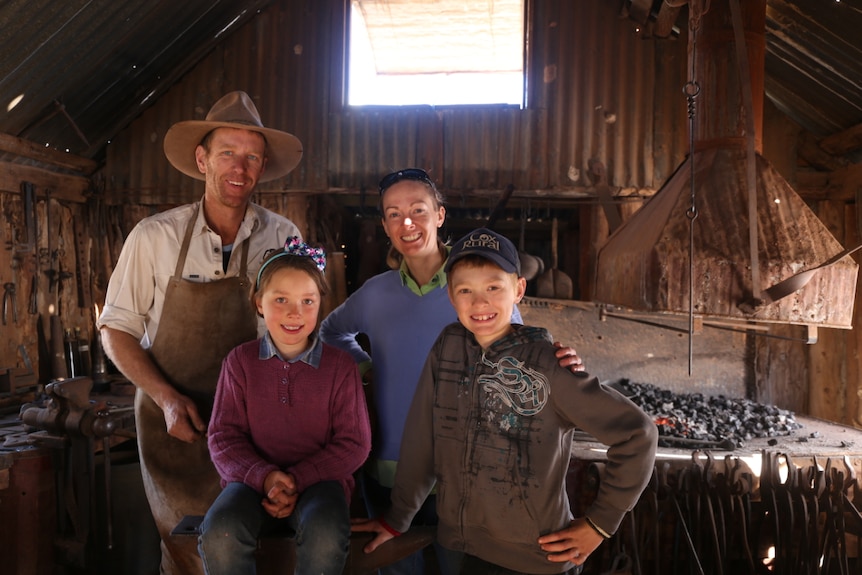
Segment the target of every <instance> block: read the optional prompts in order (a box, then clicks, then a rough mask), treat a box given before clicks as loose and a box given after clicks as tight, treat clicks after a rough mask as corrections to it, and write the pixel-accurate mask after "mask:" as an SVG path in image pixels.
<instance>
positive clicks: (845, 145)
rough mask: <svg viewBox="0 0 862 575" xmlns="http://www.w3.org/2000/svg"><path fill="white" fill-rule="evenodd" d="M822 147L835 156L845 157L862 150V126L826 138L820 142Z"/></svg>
mask: <svg viewBox="0 0 862 575" xmlns="http://www.w3.org/2000/svg"><path fill="white" fill-rule="evenodd" d="M820 147H821V148H823V149H824V150H826V151H827V152H829V153H830V154H833V155H835V156H843V155H844V154H847V153H849V152H852V151H854V150H858V149H859V148H862V124H858V125H856V126H853V127H852V128H848V129H846V130H844V131H843V132H838V133H835V134H832V135H831V136H826V137H825V138H823V139H822V140H820Z"/></svg>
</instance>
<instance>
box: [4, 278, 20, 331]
mask: <svg viewBox="0 0 862 575" xmlns="http://www.w3.org/2000/svg"><path fill="white" fill-rule="evenodd" d="M10 307H11V308H12V321H13V322H15V323H16V324H17V323H18V298H17V297H16V295H15V284H14V283H13V282H6V283H4V284H3V325H6V323H7V317H8V315H9V308H10Z"/></svg>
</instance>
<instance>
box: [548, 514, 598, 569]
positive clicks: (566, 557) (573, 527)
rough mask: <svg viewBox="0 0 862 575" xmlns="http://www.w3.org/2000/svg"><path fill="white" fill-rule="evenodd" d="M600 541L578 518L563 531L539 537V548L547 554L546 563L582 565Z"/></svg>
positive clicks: (591, 529) (593, 530)
mask: <svg viewBox="0 0 862 575" xmlns="http://www.w3.org/2000/svg"><path fill="white" fill-rule="evenodd" d="M602 541H604V538H603V537H602V536H601V535H599V534H598V533H597V532H596V530H595V529H593V528H592V527H590V526H589V525H588V524H587V522H586V521H585V520H584V518H583V517H580V518H578V519H575V520H573V521H572V523H571V524H570V525H569V526H568V527H566V528H565V529H561V530H560V531H556V532H554V533H549V534H547V535H543V536H541V537H539V546H540V547H541V548H542V551H546V552H547V553H548V561H551V562H554V563H563V562H566V561H571V562H572V563H574V564H575V565H583V564H584V561H586V560H587V557H589V556H590V553H592V552H593V551H595V550H596V548H597V547H598V546H599V545H601V543H602Z"/></svg>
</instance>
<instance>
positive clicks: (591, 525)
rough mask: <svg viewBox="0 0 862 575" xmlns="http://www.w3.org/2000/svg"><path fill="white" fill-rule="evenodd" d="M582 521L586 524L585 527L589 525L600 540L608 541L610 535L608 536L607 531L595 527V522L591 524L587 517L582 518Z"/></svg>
mask: <svg viewBox="0 0 862 575" xmlns="http://www.w3.org/2000/svg"><path fill="white" fill-rule="evenodd" d="M584 521H586V522H587V525H589V526H590V527H592V528H593V531H595V532H596V533H598V534H599V535H601V536H602V539H610V538H611V536H610V534H608V532H607V531H605V530H604V529H602V528H601V527H599V526H598V525H596V524H595V522H593V520H592V519H590V518H589V517H587V516H584Z"/></svg>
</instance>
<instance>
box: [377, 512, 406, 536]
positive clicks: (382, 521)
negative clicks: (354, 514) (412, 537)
mask: <svg viewBox="0 0 862 575" xmlns="http://www.w3.org/2000/svg"><path fill="white" fill-rule="evenodd" d="M377 522H378V523H380V526H381V527H383V528H384V529H385V530H386V531H387V532H389V534H390V535H392V536H393V537H398V536H399V535H401V533H399V532H398V531H395V530H394V529H393V528H392V527H391V526H390V525H389V524H388V523H386V520H385V519H383V518H382V517H378V518H377Z"/></svg>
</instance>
